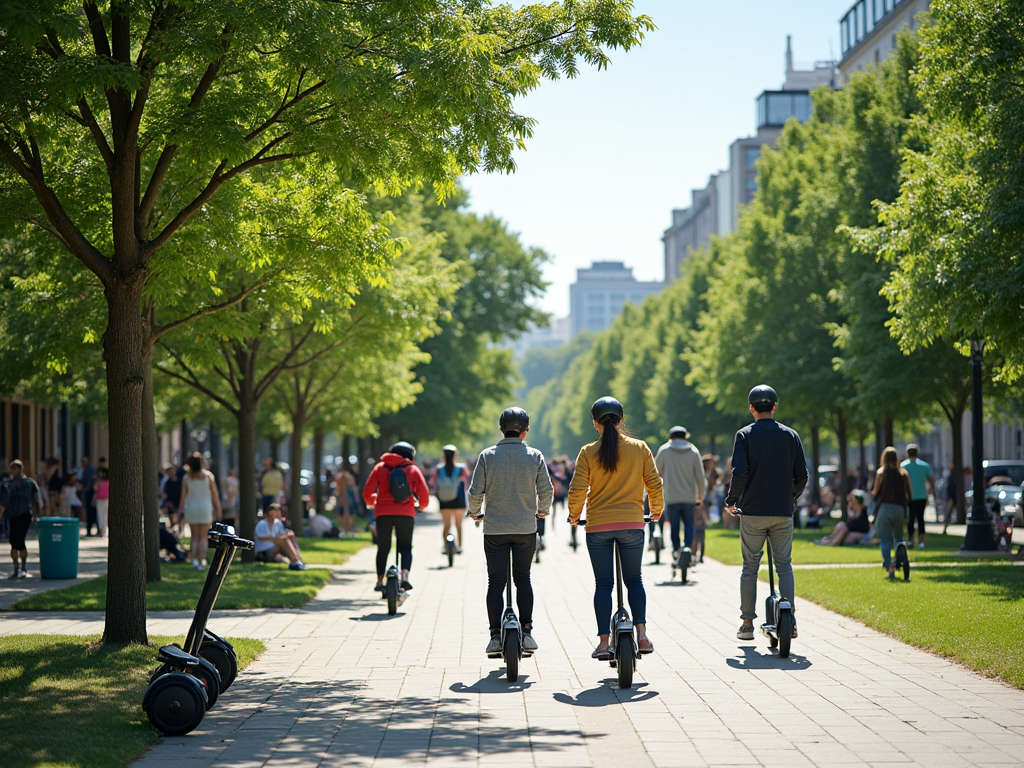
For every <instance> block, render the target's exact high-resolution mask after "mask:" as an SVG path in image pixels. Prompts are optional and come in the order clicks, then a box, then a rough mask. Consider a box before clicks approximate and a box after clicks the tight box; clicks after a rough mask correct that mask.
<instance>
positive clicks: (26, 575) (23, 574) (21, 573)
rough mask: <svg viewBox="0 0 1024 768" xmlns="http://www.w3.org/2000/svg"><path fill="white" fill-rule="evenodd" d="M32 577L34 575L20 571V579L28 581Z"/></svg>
mask: <svg viewBox="0 0 1024 768" xmlns="http://www.w3.org/2000/svg"><path fill="white" fill-rule="evenodd" d="M31 575H32V574H30V573H29V572H28V571H18V578H19V579H27V578H28V577H29V576H31Z"/></svg>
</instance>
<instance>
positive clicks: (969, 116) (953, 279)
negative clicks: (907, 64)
mask: <svg viewBox="0 0 1024 768" xmlns="http://www.w3.org/2000/svg"><path fill="white" fill-rule="evenodd" d="M1021 13H1024V4H1022V3H1020V2H1010V3H995V4H994V3H990V2H984V1H983V0H942V1H941V2H935V3H933V4H932V10H931V15H932V18H933V21H934V23H933V24H932V25H929V26H926V27H925V28H924V29H923V30H922V32H921V59H920V64H919V65H918V66H917V68H916V70H915V73H914V76H913V78H912V83H913V84H914V85H915V86H916V87H917V88H918V89H919V92H920V99H921V103H922V105H923V109H922V112H921V114H920V116H919V118H918V126H917V127H918V129H919V130H920V132H921V134H922V135H923V136H924V137H926V146H925V147H919V148H912V149H908V151H907V152H906V153H905V159H904V165H903V178H902V184H901V187H900V194H899V197H898V199H897V200H896V201H895V202H893V203H892V204H891V205H882V206H880V220H881V222H882V224H883V228H882V229H881V230H880V231H877V232H874V233H872V232H862V233H860V236H861V241H862V243H863V244H864V245H865V246H866V247H868V248H869V249H874V250H878V251H880V252H881V254H882V255H883V256H884V257H885V258H886V259H887V261H888V262H889V263H890V264H891V265H892V267H893V271H892V274H891V276H890V277H889V280H888V282H887V283H886V285H885V295H886V298H887V299H888V300H889V303H890V308H891V310H892V312H893V314H894V318H893V320H892V323H891V325H892V329H893V333H894V334H895V335H896V337H897V338H898V339H899V341H900V344H901V346H902V347H903V348H904V349H906V350H914V349H919V348H922V347H927V346H929V345H930V344H931V343H933V342H934V341H935V340H937V339H945V340H946V342H947V343H956V342H965V341H967V340H969V339H975V338H977V339H982V340H985V341H987V342H988V346H989V348H990V349H996V350H998V352H999V353H1000V354H1001V356H1002V360H1001V362H1000V368H1001V370H1000V374H1001V376H1002V377H1003V378H1005V379H1006V380H1008V381H1013V380H1016V379H1017V378H1019V377H1020V376H1021V375H1022V373H1024V342H1022V340H1021V338H1022V337H1021V334H1020V312H1021V308H1022V306H1024V250H1022V243H1024V202H1022V201H1024V174H1022V172H1021V171H1022V167H1024V166H1022V163H1024V159H1022V158H1024V134H1022V133H1021V131H1020V126H1021V123H1022V120H1024V91H1022V90H1021V87H1020V82H1019V80H1020V78H1019V73H1020V68H1021V62H1022V61H1024V35H1022V34H1021V30H1020V25H1019V24H1012V23H1007V22H1008V19H1011V18H1019V17H1020V15H1021Z"/></svg>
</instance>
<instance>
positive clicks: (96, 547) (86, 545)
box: [0, 529, 107, 611]
mask: <svg viewBox="0 0 1024 768" xmlns="http://www.w3.org/2000/svg"><path fill="white" fill-rule="evenodd" d="M25 546H26V547H27V548H28V569H29V573H30V574H31V576H30V577H29V578H27V579H10V578H4V577H5V576H7V575H8V573H9V572H10V570H11V567H12V566H11V561H10V560H9V559H6V558H7V557H8V553H9V552H10V551H11V548H10V545H9V544H8V543H7V542H6V541H0V553H2V556H3V557H4V558H5V559H3V560H0V611H2V610H7V609H8V608H10V607H11V606H12V605H14V604H15V603H16V602H18V601H19V600H21V599H22V598H25V597H29V596H31V595H37V594H39V593H40V592H48V591H49V590H51V589H61V588H62V587H70V586H72V585H74V584H81V583H82V582H83V581H88V580H89V579H95V578H96V577H97V576H102V575H103V574H105V573H106V572H107V540H106V538H100V537H98V536H92V537H89V538H86V537H85V536H82V537H81V538H80V539H79V540H78V578H77V579H42V578H40V577H39V539H38V537H37V536H36V533H35V529H33V531H32V534H31V536H30V537H29V539H28V540H27V541H26V542H25Z"/></svg>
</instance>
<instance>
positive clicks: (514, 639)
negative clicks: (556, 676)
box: [487, 550, 533, 683]
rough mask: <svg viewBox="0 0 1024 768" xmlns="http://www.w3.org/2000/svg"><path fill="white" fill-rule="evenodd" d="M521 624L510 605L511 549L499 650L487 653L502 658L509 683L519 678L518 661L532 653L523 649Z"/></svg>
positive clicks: (492, 657)
mask: <svg viewBox="0 0 1024 768" xmlns="http://www.w3.org/2000/svg"><path fill="white" fill-rule="evenodd" d="M524 634H525V632H524V631H523V625H522V624H520V623H519V617H518V616H516V611H515V608H513V607H512V551H511V550H509V554H508V582H507V583H506V584H505V613H504V614H502V617H501V651H499V652H498V653H489V654H487V658H489V659H499V658H500V659H503V660H504V662H505V677H506V679H507V680H508V681H509V682H510V683H514V682H516V681H518V680H519V662H520V661H521V660H522V659H523V657H529V656H532V655H533V652H532V651H527V650H524V649H523V635H524Z"/></svg>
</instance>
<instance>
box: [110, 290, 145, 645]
mask: <svg viewBox="0 0 1024 768" xmlns="http://www.w3.org/2000/svg"><path fill="white" fill-rule="evenodd" d="M144 278H145V273H144V271H142V270H139V272H138V273H135V274H133V275H132V276H131V277H130V278H128V279H118V280H116V281H114V282H112V283H111V284H110V285H108V286H107V288H106V290H105V293H106V299H107V330H106V333H105V334H104V335H103V359H104V362H105V363H106V368H107V423H108V425H109V428H110V436H111V440H110V451H109V467H110V507H109V519H108V527H109V531H110V533H109V545H108V549H107V609H106V618H105V621H104V627H103V642H104V643H110V644H116V645H123V644H128V643H142V644H148V642H149V638H148V637H147V635H146V565H145V558H144V557H140V556H139V555H140V553H142V552H144V551H145V546H144V545H145V542H144V539H143V482H142V480H143V460H142V393H143V388H144V382H145V378H146V377H145V374H144V370H143V369H144V364H143V358H144V354H143V349H144V347H145V343H146V328H145V323H144V321H143V318H142V313H141V312H140V304H139V302H140V298H141V294H142V286H143V281H144Z"/></svg>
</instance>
